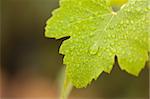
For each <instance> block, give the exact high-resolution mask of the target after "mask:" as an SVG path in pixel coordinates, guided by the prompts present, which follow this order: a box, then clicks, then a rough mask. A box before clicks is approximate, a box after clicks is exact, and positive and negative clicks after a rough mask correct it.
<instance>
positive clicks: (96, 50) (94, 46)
mask: <svg viewBox="0 0 150 99" xmlns="http://www.w3.org/2000/svg"><path fill="white" fill-rule="evenodd" d="M98 50H99V46H98V44H97V43H95V44H94V45H92V46H91V48H90V54H92V55H94V54H96V53H97V52H98Z"/></svg>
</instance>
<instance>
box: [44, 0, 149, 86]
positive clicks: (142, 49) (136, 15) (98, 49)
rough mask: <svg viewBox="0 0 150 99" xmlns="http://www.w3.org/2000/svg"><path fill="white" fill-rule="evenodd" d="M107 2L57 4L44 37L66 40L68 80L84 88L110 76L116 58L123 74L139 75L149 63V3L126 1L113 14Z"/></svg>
mask: <svg viewBox="0 0 150 99" xmlns="http://www.w3.org/2000/svg"><path fill="white" fill-rule="evenodd" d="M109 2H110V0H60V8H58V9H56V10H55V11H54V12H53V13H52V14H53V16H52V17H51V18H50V19H49V20H48V21H47V26H46V32H45V35H46V37H49V38H56V39H60V38H63V37H68V36H69V37H70V38H69V39H67V40H65V41H64V42H63V43H62V45H61V47H60V51H59V52H60V53H61V54H63V55H64V60H63V61H64V64H65V65H66V75H67V78H68V79H69V80H70V81H71V82H72V83H73V85H74V86H75V87H77V88H82V87H86V86H87V85H88V84H89V83H90V82H91V81H92V80H93V79H97V78H98V76H99V75H100V74H101V73H102V72H103V71H104V72H107V73H110V72H111V70H112V67H113V64H114V57H115V55H116V56H117V57H118V62H119V65H120V68H121V69H122V70H125V71H127V72H128V73H130V74H133V75H136V76H137V75H138V74H139V72H140V71H141V69H142V68H144V65H145V62H146V61H147V60H148V49H149V47H148V45H149V44H148V41H149V40H148V39H149V29H148V26H149V25H150V24H149V23H150V20H148V16H149V13H148V12H149V11H150V8H149V7H148V5H147V4H148V0H128V3H126V4H125V5H123V6H122V7H121V9H120V10H119V11H117V12H113V10H112V8H111V6H110V5H109Z"/></svg>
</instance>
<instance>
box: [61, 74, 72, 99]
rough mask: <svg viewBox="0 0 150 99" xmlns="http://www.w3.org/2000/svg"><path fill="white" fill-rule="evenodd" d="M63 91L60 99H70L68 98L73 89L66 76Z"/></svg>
mask: <svg viewBox="0 0 150 99" xmlns="http://www.w3.org/2000/svg"><path fill="white" fill-rule="evenodd" d="M62 87H63V88H62V91H61V95H60V99H68V96H69V94H70V92H71V90H72V88H73V85H72V83H71V82H70V81H69V80H68V79H67V77H66V75H65V77H64V83H63V86H62Z"/></svg>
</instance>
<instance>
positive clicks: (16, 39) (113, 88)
mask: <svg viewBox="0 0 150 99" xmlns="http://www.w3.org/2000/svg"><path fill="white" fill-rule="evenodd" d="M57 7H59V3H58V0H1V1H0V23H1V24H0V30H1V31H0V32H1V36H0V37H1V43H0V45H1V61H0V99H16V98H18V99H23V98H26V99H29V98H33V99H37V98H41V99H44V98H47V99H58V96H59V90H60V88H59V85H58V81H59V80H58V79H59V75H60V74H61V71H62V70H63V68H64V67H65V66H64V65H63V61H62V60H63V55H60V54H59V53H58V50H59V46H60V45H61V43H62V41H63V40H64V39H60V40H55V39H48V38H45V37H44V27H45V23H46V20H47V19H48V18H49V17H50V16H51V12H52V10H54V9H55V8H57ZM148 98H149V70H148V64H147V65H146V66H145V68H144V69H143V70H142V72H141V73H140V75H139V77H134V76H132V75H130V74H128V73H126V72H125V71H121V70H120V68H119V66H118V65H117V64H116V65H115V66H114V68H113V70H112V72H111V74H110V75H108V74H106V73H103V74H102V75H101V76H100V77H99V78H98V79H97V81H93V82H92V84H91V85H90V86H88V87H87V88H83V89H75V88H74V89H73V91H72V93H71V95H70V97H69V99H148Z"/></svg>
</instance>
